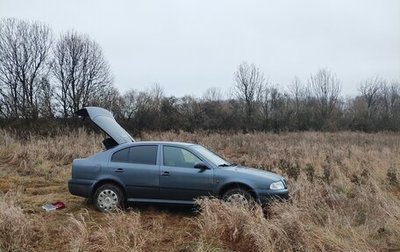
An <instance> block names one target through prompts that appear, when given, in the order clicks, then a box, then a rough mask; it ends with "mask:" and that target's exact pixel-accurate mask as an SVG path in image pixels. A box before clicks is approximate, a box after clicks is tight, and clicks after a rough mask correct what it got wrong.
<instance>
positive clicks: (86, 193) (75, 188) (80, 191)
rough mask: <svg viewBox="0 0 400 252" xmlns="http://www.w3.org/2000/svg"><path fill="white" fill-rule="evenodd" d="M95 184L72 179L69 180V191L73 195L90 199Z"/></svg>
mask: <svg viewBox="0 0 400 252" xmlns="http://www.w3.org/2000/svg"><path fill="white" fill-rule="evenodd" d="M94 183H95V181H93V180H87V179H74V178H71V179H70V180H68V190H69V192H70V193H71V194H73V195H76V196H80V197H85V198H90V197H91V196H92V188H93V185H94Z"/></svg>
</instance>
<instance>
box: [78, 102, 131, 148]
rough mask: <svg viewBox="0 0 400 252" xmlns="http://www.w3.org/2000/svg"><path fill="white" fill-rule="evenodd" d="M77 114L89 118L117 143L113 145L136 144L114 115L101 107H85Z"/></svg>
mask: <svg viewBox="0 0 400 252" xmlns="http://www.w3.org/2000/svg"><path fill="white" fill-rule="evenodd" d="M76 114H77V115H78V116H82V117H84V118H88V119H89V120H90V121H91V122H92V123H94V125H96V126H97V127H98V128H99V129H100V130H101V131H103V132H104V133H106V134H107V135H108V136H109V137H110V138H111V139H112V140H113V141H114V142H115V143H114V144H113V145H119V144H124V143H129V142H135V140H134V139H133V137H132V136H131V135H129V133H128V132H126V130H124V129H123V128H122V127H121V125H119V124H118V123H117V121H115V119H114V116H113V115H112V113H111V112H110V111H108V110H106V109H103V108H99V107H84V108H82V109H80V110H78V111H76ZM106 147H107V146H106ZM107 149H108V148H107Z"/></svg>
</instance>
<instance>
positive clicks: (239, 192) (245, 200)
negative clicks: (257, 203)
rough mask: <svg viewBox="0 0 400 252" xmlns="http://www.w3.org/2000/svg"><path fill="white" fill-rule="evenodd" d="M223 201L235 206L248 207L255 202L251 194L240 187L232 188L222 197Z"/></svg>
mask: <svg viewBox="0 0 400 252" xmlns="http://www.w3.org/2000/svg"><path fill="white" fill-rule="evenodd" d="M222 200H223V201H225V202H228V203H233V204H242V205H248V204H250V203H253V202H254V197H253V196H252V195H251V193H250V192H249V191H247V190H245V189H242V188H240V187H236V188H231V189H229V190H227V191H226V192H225V193H224V194H223V195H222Z"/></svg>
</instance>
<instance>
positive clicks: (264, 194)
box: [256, 189, 289, 205]
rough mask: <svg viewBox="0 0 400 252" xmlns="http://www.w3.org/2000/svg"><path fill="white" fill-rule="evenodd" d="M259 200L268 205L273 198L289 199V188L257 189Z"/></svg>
mask: <svg viewBox="0 0 400 252" xmlns="http://www.w3.org/2000/svg"><path fill="white" fill-rule="evenodd" d="M256 193H257V197H258V201H259V202H260V203H261V204H262V205H266V204H268V203H270V202H271V201H272V200H276V199H277V200H287V199H289V190H288V189H282V190H268V189H261V190H256Z"/></svg>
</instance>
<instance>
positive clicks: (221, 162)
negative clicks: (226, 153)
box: [193, 145, 232, 166]
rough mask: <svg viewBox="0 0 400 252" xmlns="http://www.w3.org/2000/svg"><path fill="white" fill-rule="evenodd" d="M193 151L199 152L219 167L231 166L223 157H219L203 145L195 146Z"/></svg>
mask: <svg viewBox="0 0 400 252" xmlns="http://www.w3.org/2000/svg"><path fill="white" fill-rule="evenodd" d="M193 149H195V150H196V151H198V152H199V153H200V154H201V155H202V156H204V157H205V158H206V159H208V160H209V161H210V162H211V163H213V164H215V165H218V166H231V165H232V164H230V163H229V162H228V161H226V160H225V159H223V158H222V157H220V156H218V155H217V154H215V153H214V152H212V151H210V150H207V149H206V148H204V147H203V146H201V145H195V146H193Z"/></svg>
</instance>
